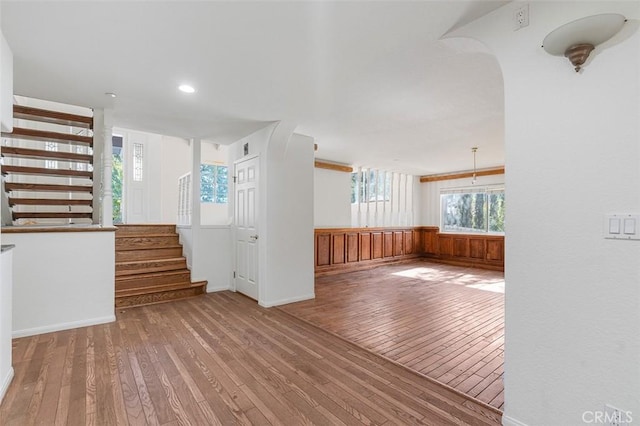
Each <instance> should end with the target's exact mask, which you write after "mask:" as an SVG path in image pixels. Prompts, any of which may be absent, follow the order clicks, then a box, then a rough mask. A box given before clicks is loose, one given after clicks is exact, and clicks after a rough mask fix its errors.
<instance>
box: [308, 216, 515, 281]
mask: <svg viewBox="0 0 640 426" xmlns="http://www.w3.org/2000/svg"><path fill="white" fill-rule="evenodd" d="M416 257H426V258H429V259H432V260H435V261H438V262H444V263H451V264H456V265H466V266H476V267H481V268H488V269H496V270H504V237H503V236H499V235H476V234H441V233H440V232H439V229H438V227H425V226H421V227H407V228H396V227H394V228H321V229H316V230H315V272H316V274H317V275H319V274H328V273H334V272H345V271H349V270H358V269H365V268H370V267H373V266H376V265H379V264H381V263H389V262H398V261H402V260H408V259H412V258H416Z"/></svg>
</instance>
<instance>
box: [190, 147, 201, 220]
mask: <svg viewBox="0 0 640 426" xmlns="http://www.w3.org/2000/svg"><path fill="white" fill-rule="evenodd" d="M189 144H190V145H191V206H192V208H191V228H192V229H196V228H200V223H201V221H200V205H201V204H200V163H201V157H202V141H201V140H200V139H195V138H194V139H191V140H190V141H189Z"/></svg>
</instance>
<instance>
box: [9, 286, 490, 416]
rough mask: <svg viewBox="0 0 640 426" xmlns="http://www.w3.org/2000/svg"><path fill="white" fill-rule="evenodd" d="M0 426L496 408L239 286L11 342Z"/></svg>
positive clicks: (485, 412) (469, 412) (486, 412)
mask: <svg viewBox="0 0 640 426" xmlns="http://www.w3.org/2000/svg"><path fill="white" fill-rule="evenodd" d="M13 356H14V368H15V377H14V379H13V382H12V383H11V385H10V387H9V390H8V392H7V394H6V396H5V399H4V401H3V402H2V404H1V405H0V424H2V425H7V426H8V425H20V426H23V425H31V424H47V425H65V424H66V425H84V424H95V425H127V424H130V425H143V424H151V425H186V424H192V425H213V424H222V425H230V424H255V425H268V424H283V425H298V424H319V425H322V424H326V425H337V424H348V425H352V424H432V425H448V424H458V425H460V424H471V425H496V424H499V421H500V414H499V413H498V412H496V411H495V410H491V409H489V408H487V407H485V406H482V405H478V404H476V403H474V402H473V401H471V400H470V399H468V398H466V397H464V396H461V395H460V394H458V393H456V392H452V391H450V390H447V389H443V388H442V387H440V386H439V385H437V384H434V383H432V382H430V381H429V380H426V379H424V378H423V377H420V376H418V375H416V374H414V373H412V372H410V371H408V370H406V369H404V368H402V367H399V366H397V365H395V364H393V363H391V362H389V361H386V360H384V359H382V358H381V357H378V356H375V355H372V354H371V353H369V352H367V351H365V350H363V349H361V348H359V347H357V346H355V345H352V344H350V343H348V342H345V341H344V340H342V339H339V338H337V337H335V336H332V335H331V334H329V333H327V332H325V331H323V330H321V329H319V328H317V327H314V326H311V325H309V324H306V323H305V322H303V321H299V320H298V319H296V318H294V317H293V316H291V315H289V314H287V313H284V312H282V311H280V310H278V309H264V308H261V307H259V306H258V305H257V304H256V303H255V302H254V301H252V300H250V299H248V298H245V297H243V296H241V295H239V294H236V293H231V292H222V293H213V294H208V295H204V296H201V297H198V298H193V299H187V300H181V301H175V302H170V303H165V304H160V305H152V306H145V307H140V308H130V309H127V310H124V311H119V312H117V321H116V322H114V323H110V324H104V325H98V326H92V327H85V328H79V329H73V330H67V331H61V332H55V333H48V334H42V335H39V336H32V337H25V338H20V339H15V340H14V342H13Z"/></svg>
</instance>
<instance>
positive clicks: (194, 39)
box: [1, 0, 507, 174]
mask: <svg viewBox="0 0 640 426" xmlns="http://www.w3.org/2000/svg"><path fill="white" fill-rule="evenodd" d="M505 3H507V2H506V1H451V0H447V1H422V2H402V1H387V2H324V1H323V2H310V1H304V2H271V1H263V2H212V1H196V2H190V1H172V2H159V1H143V2H132V1H127V2H113V1H101V2H93V1H92V2H73V1H72V2H61V1H45V2H32V1H15V2H14V1H8V2H7V1H3V2H2V5H1V8H2V9H1V10H2V32H3V33H4V35H5V38H6V39H7V40H8V42H9V45H10V46H11V48H12V50H13V53H14V64H15V70H14V81H15V88H14V90H15V93H16V94H20V95H25V96H30V97H36V98H40V99H47V100H53V101H58V102H63V103H69V104H74V105H81V106H87V107H113V108H114V116H115V124H116V125H117V126H118V127H125V128H132V129H138V130H145V131H150V132H155V133H160V134H166V135H173V136H181V137H186V138H189V137H199V138H203V139H209V140H212V141H215V142H219V143H231V142H233V141H235V140H237V139H239V138H241V137H243V136H245V135H248V134H250V133H252V132H253V131H255V130H257V129H259V128H261V127H263V126H264V125H265V124H266V123H267V122H271V121H275V120H290V121H293V122H295V123H297V124H298V127H297V129H296V131H297V132H298V133H302V134H306V135H309V136H313V137H314V138H316V142H317V143H318V145H319V149H318V151H317V153H316V157H318V158H322V159H326V160H331V161H336V162H342V163H348V164H354V165H361V166H366V167H379V168H384V169H388V170H395V171H402V172H408V173H415V174H430V173H442V172H450V171H457V170H465V169H469V168H470V167H471V165H472V154H471V147H473V146H478V147H479V149H478V167H479V168H483V167H490V166H496V165H501V164H504V143H503V142H504V141H503V116H504V108H503V89H502V87H503V84H502V76H501V72H500V68H499V66H498V63H497V61H496V60H495V58H494V57H493V56H492V55H491V54H489V53H487V52H486V51H485V50H484V49H482V47H481V46H480V45H479V43H477V42H474V41H471V40H461V39H457V40H454V39H449V40H443V41H440V39H441V38H442V36H443V35H445V34H446V33H447V32H448V31H449V30H451V29H452V28H454V27H457V26H460V25H463V24H464V23H467V22H469V21H471V20H473V19H475V18H477V17H479V16H482V15H483V14H485V13H487V12H489V11H491V10H493V9H495V8H497V7H500V6H502V5H503V4H505ZM183 82H189V83H191V84H192V85H193V86H195V87H196V90H197V92H196V93H195V94H193V95H185V94H183V93H181V92H179V91H178V90H177V86H178V84H180V83H183ZM105 92H115V93H117V95H118V96H117V98H115V99H111V98H109V97H108V96H106V95H105Z"/></svg>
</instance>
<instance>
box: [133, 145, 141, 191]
mask: <svg viewBox="0 0 640 426" xmlns="http://www.w3.org/2000/svg"><path fill="white" fill-rule="evenodd" d="M143 159H144V151H143V145H142V144H141V143H134V144H133V180H134V181H135V182H142V172H143V165H142V160H143Z"/></svg>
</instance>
